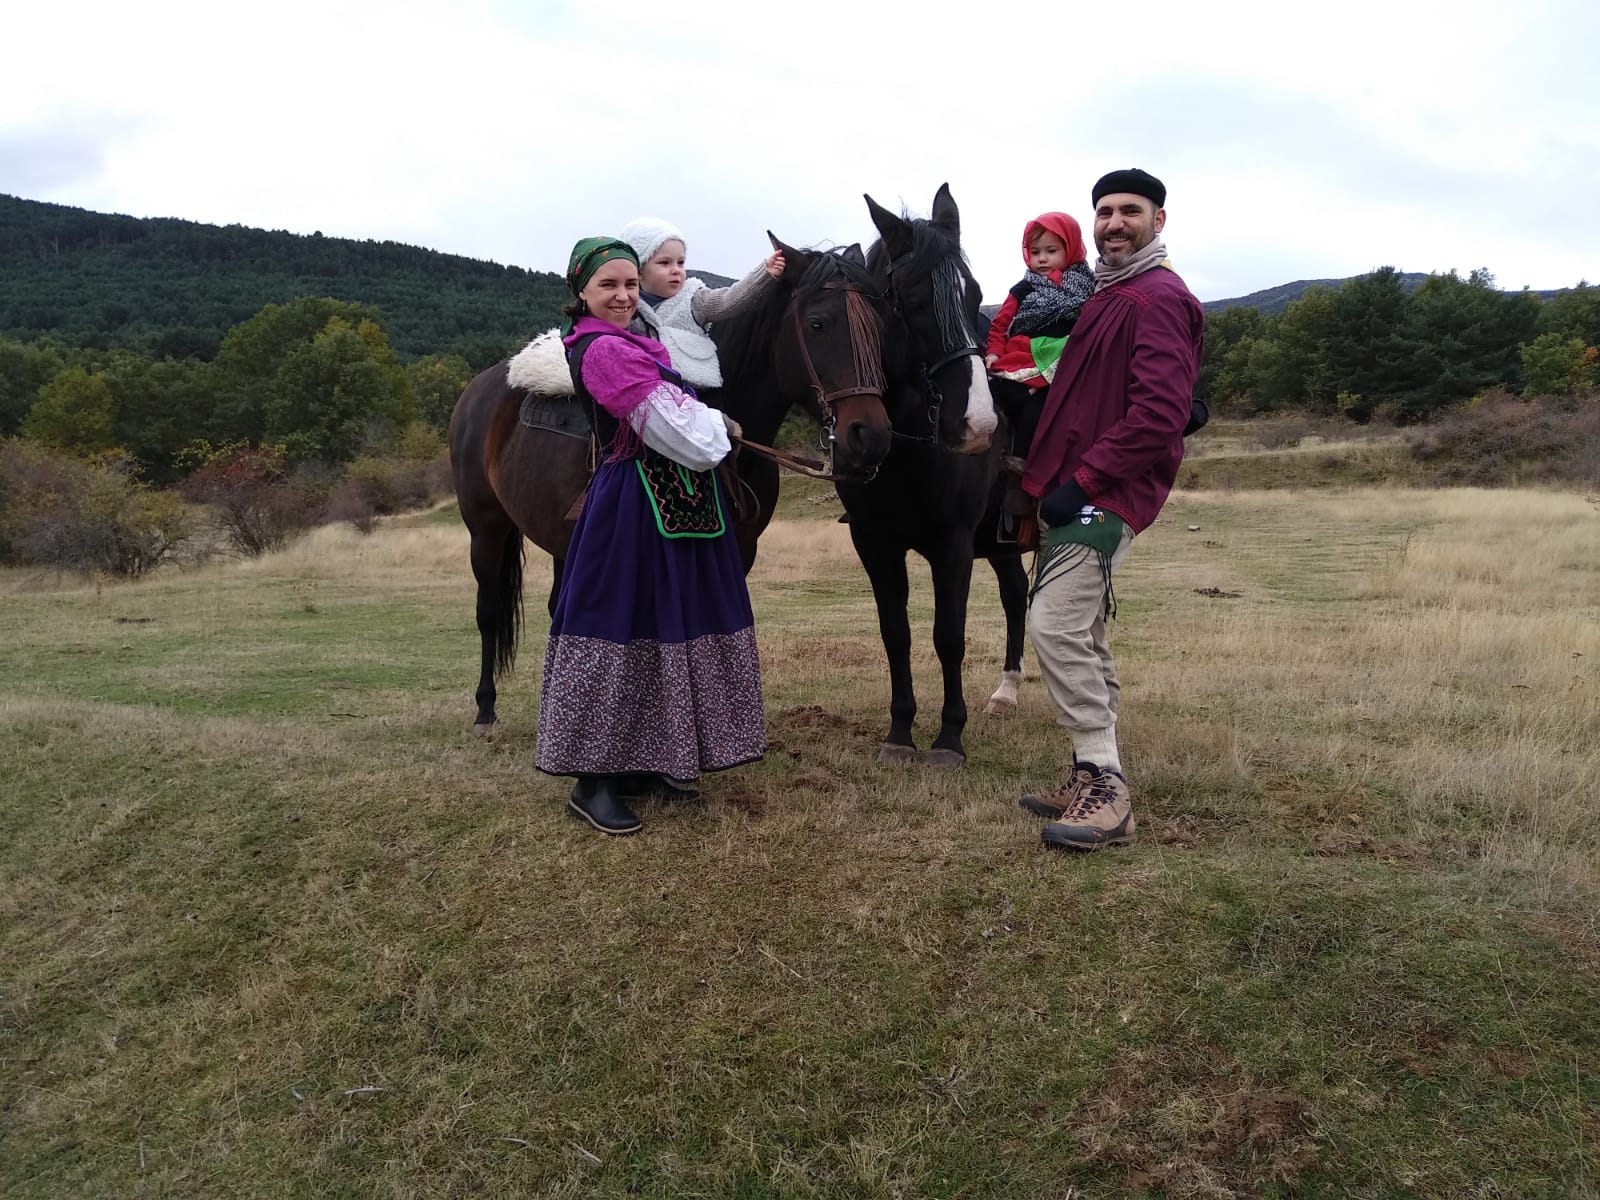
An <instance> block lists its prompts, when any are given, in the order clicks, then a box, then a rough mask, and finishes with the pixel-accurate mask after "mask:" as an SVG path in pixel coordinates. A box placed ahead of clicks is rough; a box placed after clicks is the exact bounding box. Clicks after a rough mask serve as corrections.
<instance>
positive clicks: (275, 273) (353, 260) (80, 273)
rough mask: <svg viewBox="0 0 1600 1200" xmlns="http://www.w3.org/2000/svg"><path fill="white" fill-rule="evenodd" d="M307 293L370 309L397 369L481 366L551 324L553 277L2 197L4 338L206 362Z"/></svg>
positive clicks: (396, 250) (406, 250) (556, 298)
mask: <svg viewBox="0 0 1600 1200" xmlns="http://www.w3.org/2000/svg"><path fill="white" fill-rule="evenodd" d="M302 296H323V297H329V298H332V299H335V300H344V301H350V302H353V303H357V304H361V305H363V306H366V307H368V308H371V309H375V310H376V311H377V314H378V317H379V319H380V320H381V322H382V325H383V328H384V330H385V332H386V333H387V334H388V336H389V341H390V344H391V345H392V346H393V347H394V350H395V352H396V353H397V354H398V355H399V356H400V357H401V358H402V359H403V360H407V361H409V360H412V359H416V358H420V357H422V356H424V355H428V354H457V355H460V356H461V357H462V358H465V359H466V360H467V361H468V362H469V363H471V364H472V365H473V366H474V367H483V366H487V365H488V364H489V363H491V362H494V361H495V360H497V359H499V358H501V357H502V356H503V355H505V354H506V353H507V352H508V351H509V350H511V349H512V348H513V347H515V346H516V345H518V344H519V343H520V342H521V341H525V340H526V339H527V338H528V337H529V336H531V335H532V334H534V333H537V332H538V331H540V330H542V329H547V328H549V327H550V326H551V325H553V324H555V323H556V321H557V320H558V319H559V309H560V306H561V304H562V303H563V301H564V299H565V288H564V287H563V285H562V282H561V278H560V276H558V275H554V274H551V273H549V272H543V271H525V270H523V269H522V268H521V267H504V266H500V265H499V264H497V263H491V262H481V261H479V260H477V259H471V258H462V257H460V256H458V255H453V254H440V253H438V252H436V251H433V250H424V249H421V248H419V247H416V246H404V245H401V244H399V243H397V242H374V241H353V240H350V239H346V238H329V237H323V236H321V235H320V234H312V235H310V236H302V235H299V234H292V233H284V232H281V231H279V232H269V231H267V230H261V229H247V228H245V227H243V226H240V225H230V226H227V227H222V226H216V225H202V224H199V223H197V222H194V221H179V220H169V219H158V220H145V219H139V218H135V217H124V216H114V215H110V214H106V213H95V212H88V211H85V210H84V209H79V208H68V207H65V206H62V205H58V204H42V203H39V202H37V201H32V200H21V199H17V198H16V197H13V196H0V337H5V338H11V339H14V340H18V341H31V340H34V339H37V338H50V339H52V340H54V341H58V342H61V343H63V344H65V345H68V346H80V347H87V348H91V349H101V350H104V349H114V348H121V349H131V350H138V351H141V352H143V353H146V354H150V355H152V356H154V357H158V358H159V357H171V358H186V357H196V358H200V359H210V358H212V357H213V356H215V354H216V352H217V349H218V347H220V346H221V344H222V340H223V338H224V336H225V335H226V334H227V332H228V330H229V329H231V328H232V327H233V326H235V325H238V324H239V323H240V322H242V321H245V320H247V319H248V318H249V317H251V316H253V315H254V314H255V313H257V312H259V311H260V310H261V309H262V307H264V306H265V305H267V304H288V303H290V302H292V301H294V300H296V299H298V298H299V297H302Z"/></svg>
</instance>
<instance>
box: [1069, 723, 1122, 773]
mask: <svg viewBox="0 0 1600 1200" xmlns="http://www.w3.org/2000/svg"><path fill="white" fill-rule="evenodd" d="M1072 753H1073V754H1074V755H1075V756H1076V757H1077V759H1078V761H1079V762H1081V763H1093V764H1094V765H1095V766H1097V767H1100V768H1102V769H1106V768H1109V769H1110V770H1113V771H1115V772H1116V773H1117V774H1118V775H1120V774H1122V756H1121V755H1120V754H1118V753H1117V727H1116V726H1115V725H1108V726H1107V727H1106V728H1104V729H1084V730H1077V729H1074V730H1073V731H1072Z"/></svg>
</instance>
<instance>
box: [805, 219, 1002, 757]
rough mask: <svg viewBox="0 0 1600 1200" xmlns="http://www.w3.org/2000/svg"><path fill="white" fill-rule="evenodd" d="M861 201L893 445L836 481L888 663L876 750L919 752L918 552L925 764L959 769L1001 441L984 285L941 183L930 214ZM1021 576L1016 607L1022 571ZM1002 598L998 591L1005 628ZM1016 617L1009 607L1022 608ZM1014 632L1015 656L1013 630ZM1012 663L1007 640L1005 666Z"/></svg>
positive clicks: (963, 753)
mask: <svg viewBox="0 0 1600 1200" xmlns="http://www.w3.org/2000/svg"><path fill="white" fill-rule="evenodd" d="M866 199H867V208H868V210H869V212H870V213H871V215H872V221H873V224H874V225H876V226H877V228H878V232H879V234H880V235H881V238H880V240H879V241H878V242H877V243H875V244H874V245H873V247H872V249H871V250H870V251H869V252H868V254H867V263H868V267H869V270H870V271H871V273H872V275H873V277H874V278H876V279H877V280H878V281H879V284H880V286H882V287H883V288H884V290H885V291H886V292H887V293H888V294H889V296H890V298H891V302H892V306H893V314H894V315H893V319H892V320H891V321H890V323H889V325H888V328H887V330H886V334H885V337H886V340H885V344H884V367H885V370H886V371H887V373H888V381H889V387H888V393H887V399H888V406H889V413H890V417H891V418H892V420H893V422H894V431H893V433H894V449H893V451H892V452H891V453H890V454H889V456H888V458H886V459H885V460H884V462H883V465H882V466H881V467H880V468H879V469H878V471H877V472H876V474H875V475H874V477H873V478H872V479H871V480H866V481H847V482H841V483H839V484H838V485H837V486H838V492H839V498H840V499H841V500H842V501H844V506H845V509H846V511H847V512H848V513H849V520H850V538H851V541H852V542H853V543H854V545H855V550H856V556H857V557H858V558H859V559H860V560H861V565H862V566H863V567H865V568H866V572H867V578H868V579H869V580H870V581H871V583H872V595H873V599H874V600H875V601H876V603H877V609H878V632H879V634H880V636H881V637H882V639H883V647H884V653H885V655H886V657H887V659H888V663H889V686H890V700H889V730H888V733H887V734H886V735H885V736H884V740H883V745H882V748H881V749H880V751H879V758H880V759H882V760H884V761H906V760H910V759H912V758H915V757H916V754H917V747H916V742H915V740H914V738H913V736H912V723H913V721H914V720H915V719H916V714H917V698H916V692H915V689H914V687H913V684H912V678H911V623H910V619H909V617H908V614H907V610H906V604H907V598H908V595H909V589H910V581H909V577H908V575H907V570H906V559H907V556H908V555H909V554H911V553H912V552H915V553H917V554H919V555H921V556H922V557H923V558H924V559H926V560H927V563H928V568H929V572H930V574H931V575H932V578H933V593H934V609H933V646H934V651H935V653H937V654H938V656H939V665H940V667H941V669H942V672H943V676H944V702H943V704H942V706H941V708H940V713H939V732H938V734H937V735H936V736H935V737H934V740H933V745H932V748H931V749H930V750H929V751H928V753H927V755H926V756H924V759H923V761H925V762H926V763H928V764H929V765H932V766H942V767H950V766H958V765H960V764H961V763H962V762H963V761H965V759H966V749H965V747H964V746H963V744H962V733H963V731H964V730H965V728H966V724H967V704H966V698H965V695H964V694H963V690H962V685H961V666H962V660H963V658H964V657H965V654H966V636H967V596H968V591H969V589H970V587H971V583H972V559H973V547H974V541H975V537H976V533H977V529H978V525H979V522H980V520H981V519H982V517H983V513H984V509H985V507H986V506H987V502H988V499H989V496H990V493H991V491H992V490H993V486H994V480H995V475H996V470H997V467H998V463H999V453H1000V448H999V446H998V445H993V446H991V445H990V438H991V435H992V433H993V431H994V429H995V426H996V416H995V411H994V402H993V398H992V396H991V395H990V392H989V385H988V375H987V373H986V372H985V370H984V365H983V351H982V350H981V349H980V348H979V347H981V346H982V345H983V340H982V334H983V330H982V328H981V319H980V317H979V311H978V306H979V302H980V299H981V296H980V293H979V291H978V285H977V281H976V280H974V279H973V277H972V272H971V271H970V270H969V269H968V267H967V263H966V258H965V257H964V255H963V254H962V252H961V217H960V213H959V212H958V211H957V208H956V202H955V200H954V199H952V197H951V195H950V189H949V188H948V187H941V188H940V189H939V191H938V193H937V195H935V196H934V199H933V215H932V217H931V219H923V218H915V219H913V218H910V217H902V216H896V215H895V214H894V213H892V212H889V211H888V210H887V209H885V208H883V207H881V206H879V205H878V204H876V203H874V202H873V200H872V197H870V196H868V197H867V198H866ZM1010 567H1015V568H1016V572H1015V574H1016V575H1017V576H1018V577H1020V561H1018V560H1016V559H1015V558H1013V559H1012V562H1011V563H1010ZM996 571H997V572H999V573H1000V578H1001V583H1002V585H1003V586H1002V595H1003V596H1005V595H1006V593H1005V591H1004V584H1005V583H1006V582H1007V578H1008V575H1009V574H1011V572H1010V571H1009V569H1008V568H1007V569H1003V568H1002V567H1001V565H1000V564H999V563H997V564H996ZM1023 583H1024V591H1023V593H1022V595H1021V599H1022V602H1023V603H1024V604H1025V603H1026V593H1025V583H1026V581H1025V579H1024V580H1023ZM1013 607H1014V606H1013V604H1012V603H1011V600H1010V599H1009V598H1008V599H1007V617H1008V626H1009V625H1011V624H1012V621H1011V618H1012V616H1013ZM1016 615H1017V616H1018V617H1019V618H1020V616H1021V610H1020V609H1017V610H1016ZM1017 628H1018V630H1019V631H1020V628H1021V626H1020V623H1018V624H1017ZM1016 641H1017V642H1018V645H1017V647H1016V653H1017V659H1018V663H1019V666H1020V657H1021V646H1020V641H1021V634H1020V632H1018V634H1017V636H1016ZM1010 661H1011V648H1010V646H1009V645H1008V648H1007V662H1008V665H1009V663H1010Z"/></svg>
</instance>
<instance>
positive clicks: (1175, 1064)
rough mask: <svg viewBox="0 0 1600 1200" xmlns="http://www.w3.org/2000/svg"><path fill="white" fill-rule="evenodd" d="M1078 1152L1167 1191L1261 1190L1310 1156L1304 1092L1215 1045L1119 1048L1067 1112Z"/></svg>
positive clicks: (1290, 1179) (1311, 1136) (1289, 1180)
mask: <svg viewBox="0 0 1600 1200" xmlns="http://www.w3.org/2000/svg"><path fill="white" fill-rule="evenodd" d="M1067 1128H1068V1129H1069V1130H1070V1131H1071V1132H1072V1133H1073V1134H1075V1135H1076V1136H1077V1137H1078V1138H1080V1139H1081V1140H1082V1142H1083V1145H1084V1151H1085V1154H1086V1157H1087V1158H1088V1159H1089V1160H1090V1161H1092V1162H1095V1163H1096V1164H1101V1165H1104V1164H1115V1165H1117V1166H1120V1167H1122V1168H1124V1169H1125V1170H1126V1172H1127V1174H1126V1183H1127V1184H1128V1185H1129V1186H1130V1187H1136V1188H1160V1189H1162V1191H1163V1192H1164V1193H1165V1194H1166V1195H1169V1196H1172V1197H1175V1198H1176V1197H1196V1198H1198V1197H1230V1196H1238V1195H1253V1194H1259V1193H1260V1191H1261V1189H1262V1188H1263V1186H1265V1185H1269V1184H1270V1185H1279V1186H1284V1185H1292V1184H1294V1183H1295V1182H1296V1181H1297V1180H1298V1179H1299V1178H1300V1176H1301V1174H1302V1172H1304V1171H1305V1169H1306V1168H1307V1167H1309V1166H1310V1165H1311V1164H1312V1163H1314V1162H1315V1161H1316V1159H1317V1139H1316V1136H1315V1132H1314V1129H1315V1126H1314V1122H1313V1120H1312V1116H1311V1108H1310V1105H1309V1104H1308V1103H1307V1102H1306V1100H1305V1099H1304V1098H1303V1097H1301V1096H1299V1095H1297V1094H1295V1093H1294V1092H1293V1091H1291V1090H1290V1089H1288V1088H1283V1087H1274V1086H1270V1085H1262V1084H1257V1083H1254V1082H1251V1081H1250V1080H1249V1079H1248V1078H1247V1077H1246V1073H1245V1072H1244V1071H1242V1069H1241V1068H1240V1066H1239V1064H1238V1063H1237V1062H1234V1061H1232V1060H1231V1059H1230V1056H1229V1055H1228V1054H1227V1052H1226V1051H1225V1050H1224V1049H1223V1048H1222V1047H1220V1046H1204V1045H1202V1046H1188V1047H1182V1048H1179V1047H1171V1048H1165V1049H1163V1050H1161V1051H1159V1052H1158V1051H1146V1050H1127V1051H1124V1052H1122V1053H1120V1054H1118V1055H1117V1056H1116V1057H1115V1058H1114V1059H1113V1060H1112V1061H1111V1063H1110V1065H1109V1067H1108V1069H1107V1071H1106V1075H1105V1079H1104V1081H1103V1082H1102V1083H1101V1085H1100V1086H1099V1087H1098V1088H1096V1089H1095V1090H1094V1091H1093V1092H1092V1093H1090V1095H1089V1096H1088V1097H1087V1098H1086V1099H1085V1101H1084V1103H1083V1104H1082V1105H1080V1106H1079V1108H1078V1109H1077V1111H1076V1112H1074V1113H1073V1115H1072V1116H1071V1117H1070V1118H1069V1119H1068V1121H1067Z"/></svg>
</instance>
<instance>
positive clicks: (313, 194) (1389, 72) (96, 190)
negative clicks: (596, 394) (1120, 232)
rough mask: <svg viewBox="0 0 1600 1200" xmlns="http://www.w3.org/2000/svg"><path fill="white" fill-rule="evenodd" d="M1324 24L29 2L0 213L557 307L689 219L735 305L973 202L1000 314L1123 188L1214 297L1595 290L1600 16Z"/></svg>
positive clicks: (813, 0) (1028, 8) (1189, 12)
mask: <svg viewBox="0 0 1600 1200" xmlns="http://www.w3.org/2000/svg"><path fill="white" fill-rule="evenodd" d="M1300 9H1301V6H1299V5H1293V4H1288V3H1283V2H1282V0H1277V2H1273V3H1254V2H1244V0H1214V2H1213V3H1209V4H1201V3H1181V4H1180V3H1167V2H1165V0H1156V2H1153V3H1152V2H1151V0H1143V2H1139V3H1129V4H1125V5H1120V6H1118V5H1083V6H1076V5H1070V4H1062V3H1053V4H1048V5H1044V4H1038V5H1034V4H1012V5H1003V4H991V3H983V2H982V0H964V2H963V3H961V4H959V5H946V4H943V3H939V2H932V0H930V2H917V0H899V2H897V3H894V4H892V5H891V4H887V3H879V2H878V0H808V2H807V3H804V4H801V5H795V6H792V7H790V6H785V5H781V4H770V5H769V4H763V3H760V2H759V0H757V2H755V3H752V2H751V0H705V2H701V0H653V2H650V3H636V2H632V0H615V2H612V3H591V2H589V0H554V2H548V3H546V2H539V0H523V2H521V3H513V2H511V0H500V2H497V0H448V2H446V0H438V2H437V3H418V2H415V0H386V2H385V3H381V4H379V3H367V2H356V0H351V2H347V3H339V2H337V0H274V2H273V3H270V4H252V5H233V4H226V3H218V2H217V0H205V2H204V3H200V2H194V3H191V2H187V0H148V2H146V3H142V4H127V3H107V2H91V0H50V2H48V3H24V2H22V0H18V2H17V3H12V4H8V5H7V6H6V8H5V11H4V16H3V17H0V32H3V34H4V43H5V46H6V50H5V54H4V69H3V70H0V192H4V193H9V194H11V195H17V196H23V197H26V198H29V199H34V200H48V201H54V202H56V203H61V204H71V205H76V206H79V207H83V208H90V209H96V210H101V211H110V212H121V213H130V214H133V215H135V216H144V217H158V216H170V217H183V218H186V219H189V220H195V221H206V222H212V223H216V224H243V225H250V226H258V227H263V228H268V229H287V230H291V231H294V232H299V233H309V232H311V231H313V230H321V231H322V232H323V233H325V234H328V235H337V236H342V237H356V238H378V239H393V240H396V241H401V242H407V243H411V244H414V245H419V246H427V247H430V248H433V249H437V250H444V251H448V252H451V253H456V254H466V255H471V256H472V257H475V258H485V259H492V260H494V261H496V262H503V263H516V264H519V265H521V266H525V267H529V268H534V269H540V270H554V271H560V270H563V269H564V268H565V264H566V255H567V251H568V249H569V248H570V247H571V245H572V243H573V241H574V240H576V239H577V238H578V237H581V236H585V235H587V234H591V233H600V232H615V231H616V230H618V229H620V228H621V226H622V225H623V223H624V222H626V221H627V220H629V219H630V218H632V217H636V216H642V215H652V216H661V217H665V218H666V219H668V220H670V221H672V222H674V223H675V224H677V225H678V226H679V227H681V228H682V229H683V230H684V231H685V232H686V234H687V236H688V256H689V265H690V266H691V267H700V268H704V269H706V270H712V271H718V272H721V273H723V274H736V273H741V272H742V271H743V270H744V269H746V268H747V267H749V266H752V265H754V264H755V262H756V261H757V260H758V259H759V258H760V257H761V255H762V254H763V253H764V252H765V234H764V231H765V230H766V229H768V228H771V229H773V230H774V231H775V232H776V233H778V235H779V236H780V237H782V238H783V239H785V240H786V241H788V242H791V243H794V244H799V245H812V244H822V243H848V242H852V241H863V242H865V241H868V240H870V239H871V237H872V236H873V229H872V226H871V223H870V222H869V220H868V219H867V213H866V207H865V205H864V204H863V203H862V200H861V194H862V193H863V192H868V193H870V194H871V195H872V196H873V198H874V199H876V200H877V201H879V202H880V203H882V204H885V205H887V206H889V207H891V208H899V207H901V206H902V205H904V206H906V207H908V208H909V209H910V210H911V211H913V212H914V213H918V214H926V213H927V211H928V208H929V205H930V203H931V201H932V198H933V193H934V191H935V189H936V188H937V187H938V186H939V184H941V183H943V182H947V181H948V182H949V184H950V186H951V188H952V190H953V192H954V194H955V197H956V200H957V202H958V203H959V205H960V208H961V216H962V230H963V242H964V244H965V246H966V249H967V253H968V257H969V258H970V259H971V261H972V265H973V269H974V271H975V272H976V274H977V276H978V280H979V282H980V283H981V284H982V285H983V289H984V292H985V295H986V297H987V298H988V299H990V300H998V299H999V298H1000V295H1001V293H1002V292H1003V291H1004V290H1005V289H1006V288H1008V287H1009V286H1010V285H1011V284H1012V283H1014V282H1015V281H1016V280H1017V279H1018V278H1019V277H1020V274H1021V271H1022V260H1021V251H1020V246H1019V242H1020V236H1021V231H1022V227H1023V225H1024V224H1025V223H1026V221H1027V220H1028V219H1029V218H1030V217H1032V216H1034V215H1036V214H1037V213H1039V212H1040V211H1045V210H1050V209H1061V210H1063V211H1066V212H1069V213H1071V214H1073V215H1074V216H1076V217H1077V218H1078V220H1079V221H1080V222H1082V223H1083V224H1084V227H1085V233H1086V235H1087V234H1088V232H1089V225H1090V212H1091V207H1090V202H1089V189H1090V186H1091V185H1092V183H1093V182H1094V180H1095V179H1096V178H1097V177H1098V176H1099V175H1101V174H1102V173H1103V172H1105V171H1107V170H1110V169H1112V168H1115V167H1124V166H1140V167H1143V168H1145V169H1146V170H1149V171H1151V172H1153V173H1155V174H1156V175H1158V176H1160V177H1161V178H1162V179H1163V180H1164V181H1165V182H1166V184H1167V189H1168V199H1167V218H1168V223H1167V230H1166V241H1167V245H1168V248H1169V250H1170V252H1171V255H1172V258H1173V261H1174V264H1175V265H1176V266H1177V268H1178V270H1179V272H1180V274H1182V275H1183V276H1184V277H1185V278H1186V279H1187V280H1188V282H1189V285H1190V286H1191V287H1192V288H1193V289H1194V291H1195V292H1196V294H1197V295H1199V296H1200V297H1201V298H1202V299H1208V300H1209V299H1221V298H1224V297H1230V296H1237V295H1242V294H1245V293H1247V292H1251V291H1254V290H1257V289H1259V288H1265V287H1271V286H1274V285H1276V284H1280V283H1286V282H1289V281H1291V280H1297V279H1308V278H1323V277H1339V276H1346V275H1353V274H1359V273H1361V272H1363V271H1368V270H1371V269H1373V268H1374V267H1378V266H1382V265H1385V264H1392V265H1394V266H1397V267H1400V268H1401V269H1402V270H1408V271H1446V270H1450V269H1452V268H1454V269H1457V270H1459V271H1460V272H1462V273H1463V274H1465V273H1466V272H1467V271H1468V270H1470V269H1472V268H1473V267H1478V266H1486V267H1488V268H1489V269H1490V270H1491V271H1493V272H1494V274H1495V276H1496V278H1497V279H1498V281H1499V283H1500V285H1501V286H1503V287H1521V286H1523V285H1528V286H1531V287H1535V288H1552V287H1564V286H1568V285H1570V284H1573V283H1576V282H1577V281H1578V280H1579V279H1580V278H1587V279H1588V280H1590V281H1591V282H1600V225H1597V222H1596V220H1595V218H1594V217H1593V215H1592V213H1593V210H1594V208H1595V206H1596V203H1597V201H1600V83H1597V82H1596V81H1597V80H1600V68H1597V67H1596V65H1595V57H1594V56H1595V51H1596V47H1597V46H1600V16H1597V15H1596V14H1597V13H1600V4H1595V3H1593V2H1592V0H1519V2H1518V3H1515V4H1505V3H1500V2H1496V3H1480V2H1478V0H1451V2H1450V3H1420V2H1415V0H1342V2H1341V3H1339V4H1337V5H1335V4H1309V5H1305V6H1304V9H1305V12H1304V13H1302V12H1301V11H1300ZM891 10H892V11H894V12H897V13H903V14H904V15H889V14H890V12H891ZM1306 14H1314V15H1306ZM1091 257H1092V250H1091Z"/></svg>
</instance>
